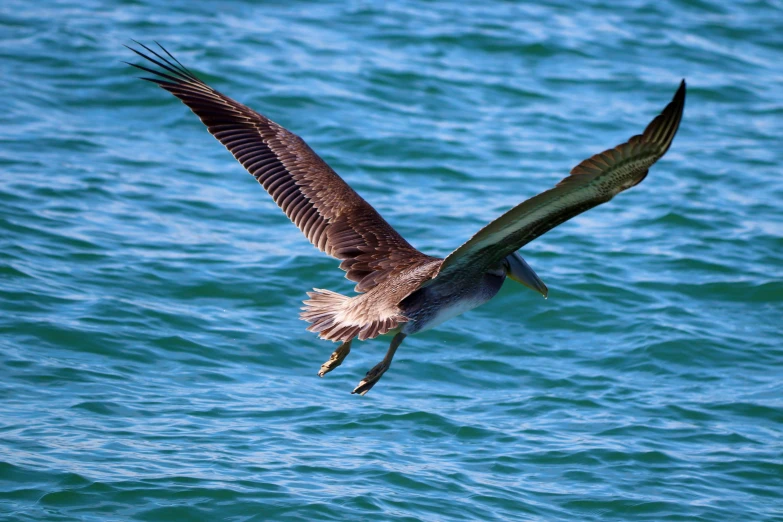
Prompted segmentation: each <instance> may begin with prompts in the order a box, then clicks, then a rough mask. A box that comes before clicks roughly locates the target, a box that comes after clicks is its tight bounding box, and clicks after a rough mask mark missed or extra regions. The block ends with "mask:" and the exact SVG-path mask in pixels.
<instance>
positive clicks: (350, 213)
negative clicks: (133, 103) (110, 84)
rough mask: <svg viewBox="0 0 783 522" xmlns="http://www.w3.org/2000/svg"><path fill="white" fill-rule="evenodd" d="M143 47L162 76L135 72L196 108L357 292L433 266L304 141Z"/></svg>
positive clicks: (173, 60)
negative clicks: (426, 265) (417, 268)
mask: <svg viewBox="0 0 783 522" xmlns="http://www.w3.org/2000/svg"><path fill="white" fill-rule="evenodd" d="M136 43H138V42H136ZM139 45H140V46H141V47H143V48H144V50H145V51H147V53H149V54H146V53H144V52H142V51H139V50H137V49H133V48H132V47H128V48H129V49H130V50H131V51H133V52H135V53H136V54H138V55H139V56H141V57H142V58H144V59H146V60H148V61H149V62H151V63H152V64H155V65H157V66H158V67H159V68H160V69H159V70H156V69H154V68H152V67H147V66H144V65H138V64H129V65H132V66H133V67H136V68H138V69H141V70H143V71H146V72H148V73H151V74H153V75H155V76H154V77H151V78H143V79H144V80H148V81H151V82H154V83H156V84H158V85H159V86H160V87H162V88H163V89H166V90H167V91H169V92H170V93H172V94H173V95H174V96H176V97H177V98H179V99H180V100H182V102H183V103H185V105H187V106H188V107H190V109H191V110H192V111H193V112H194V113H195V114H196V116H198V117H199V118H200V119H201V121H202V122H203V123H204V125H206V126H207V129H208V130H209V132H210V133H211V134H212V135H213V136H214V137H215V138H217V139H218V140H219V141H220V142H221V143H222V144H223V145H225V147H226V148H227V149H228V150H229V151H230V152H231V154H233V155H234V157H235V158H236V159H237V160H238V161H239V162H240V163H241V164H242V166H243V167H245V169H247V171H248V172H250V174H252V175H253V176H254V177H255V178H256V179H257V180H258V182H259V183H261V185H262V186H263V187H264V189H265V190H266V191H267V192H269V194H270V195H271V196H272V198H274V200H275V203H277V205H278V206H279V207H280V208H281V209H283V212H285V214H286V215H287V216H288V217H289V218H290V219H291V221H293V222H294V224H295V225H296V226H297V227H299V229H300V230H301V231H302V232H304V234H305V236H307V239H309V240H310V242H311V243H312V244H313V245H315V246H316V247H317V248H318V249H320V250H321V251H322V252H325V253H327V254H328V255H330V256H332V257H335V258H337V259H340V260H341V261H342V263H340V268H342V269H343V270H345V271H346V272H347V273H346V277H347V278H348V279H350V280H352V281H356V282H357V285H356V291H357V292H366V291H368V290H370V289H372V288H373V287H375V286H376V285H377V284H378V283H380V282H381V281H383V280H385V279H386V278H387V277H389V275H390V274H393V273H395V272H397V271H399V270H402V269H404V268H407V267H410V266H412V265H417V264H420V263H424V262H429V261H431V260H432V259H433V258H431V257H429V256H426V255H424V254H422V253H421V252H419V251H418V250H416V249H415V248H413V247H412V246H411V245H410V244H409V243H408V242H407V241H405V239H403V237H402V236H400V234H398V233H397V231H396V230H394V228H392V226H391V225H389V224H388V223H387V222H386V221H385V220H384V219H383V218H382V217H381V215H380V214H378V212H377V211H376V210H375V209H374V208H373V207H372V206H371V205H370V204H369V203H367V202H366V201H365V200H364V199H362V197H361V196H359V194H357V193H356V192H355V191H354V190H353V189H352V188H351V187H350V186H349V185H348V184H347V183H345V181H343V180H342V179H341V178H340V176H338V175H337V173H336V172H335V171H334V170H332V169H331V167H329V165H327V164H326V162H325V161H323V160H322V159H321V158H320V157H319V156H318V155H317V154H316V153H315V152H313V150H312V149H311V148H310V147H309V146H308V145H307V143H305V142H304V140H302V138H300V137H299V136H297V135H296V134H293V133H292V132H289V131H288V130H286V129H284V128H283V127H281V126H280V125H278V124H277V123H275V122H273V121H272V120H270V119H268V118H266V117H265V116H262V115H261V114H259V113H257V112H255V111H254V110H252V109H250V108H248V107H246V106H245V105H243V104H241V103H239V102H237V101H234V100H232V99H231V98H229V97H228V96H224V95H223V94H221V93H219V92H218V91H216V90H215V89H213V88H211V87H209V86H208V85H207V84H205V83H204V82H202V81H201V80H199V79H198V78H197V77H196V76H195V75H194V74H193V73H191V72H190V71H189V70H188V69H186V68H185V67H184V66H183V65H182V64H180V63H179V61H178V60H177V59H176V58H174V57H173V56H172V55H171V54H170V53H169V52H168V51H166V50H165V49H164V48H163V47H161V51H162V52H163V53H165V55H166V56H163V55H162V54H161V53H158V52H156V51H154V50H152V49H150V48H149V47H147V46H145V45H143V44H139Z"/></svg>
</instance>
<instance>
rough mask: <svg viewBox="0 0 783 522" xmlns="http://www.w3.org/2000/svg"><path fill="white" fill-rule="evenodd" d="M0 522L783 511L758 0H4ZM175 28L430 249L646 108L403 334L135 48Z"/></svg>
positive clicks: (782, 296)
mask: <svg viewBox="0 0 783 522" xmlns="http://www.w3.org/2000/svg"><path fill="white" fill-rule="evenodd" d="M0 35H1V36H2V38H0V71H1V72H2V74H0V99H2V109H0V172H1V173H2V174H1V175H2V184H0V519H3V520H85V521H106V520H126V519H132V520H144V521H162V520H205V521H215V520H229V521H237V522H239V521H242V522H248V521H261V520H302V521H311V520H339V521H342V520H395V521H396V520H400V521H401V520H406V521H414V520H426V521H430V520H471V521H472V520H481V521H488V520H500V521H507V520H536V521H553V520H563V521H572V520H593V521H604V520H617V521H628V520H650V521H653V520H654V521H659V520H667V521H668V520H705V521H706V520H709V521H733V520H742V521H761V520H783V399H781V397H783V347H782V344H783V343H782V342H781V341H782V340H783V339H782V337H783V336H782V335H781V333H783V327H782V326H781V324H783V255H781V252H783V207H782V206H781V201H783V176H781V165H783V142H782V141H781V136H782V135H783V68H782V67H781V62H783V3H781V2H780V1H779V0H758V1H738V2H722V1H717V0H655V1H654V0H624V1H622V2H605V1H603V0H588V1H586V2H580V3H574V2H566V1H555V2H547V3H546V5H544V4H543V3H540V2H530V3H515V2H480V3H463V2H413V1H399V2H388V3H381V2H321V1H318V2H308V1H302V2H290V3H285V4H282V3H274V4H272V3H270V4H268V5H264V4H262V3H257V2H251V1H249V0H248V1H240V0H234V1H227V2H220V3H207V2H191V1H184V0H180V1H174V2H155V1H151V0H124V1H118V2H100V1H94V0H83V1H79V2H76V1H74V0H62V1H48V2H22V1H17V0H5V1H4V2H3V3H2V5H1V6H0ZM132 39H138V40H139V41H141V42H144V43H148V44H151V43H152V42H153V41H155V40H157V41H160V42H161V43H162V44H164V45H165V46H166V47H167V48H168V49H169V50H170V51H171V52H172V53H174V54H175V55H176V56H177V57H178V58H179V59H180V61H182V62H183V63H184V64H185V65H187V66H188V67H190V68H191V69H192V70H193V71H195V72H196V73H197V74H198V75H199V76H201V77H202V78H203V79H204V80H205V81H207V82H209V83H210V84H211V85H213V86H214V87H215V88H217V89H219V90H221V91H223V92H224V93H226V94H227V95H229V96H232V97H233V98H235V99H237V100H240V101H242V102H244V103H247V104H248V105H250V106H251V107H253V108H255V109H256V110H258V111H260V112H262V113H264V114H266V115H268V116H269V117H270V118H272V119H274V120H275V121H277V122H279V123H281V124H282V125H285V126H286V127H288V128H290V129H291V130H293V131H294V132H296V133H298V134H300V135H301V136H302V137H303V138H305V139H306V140H307V141H308V143H310V145H311V146H312V147H313V148H314V149H315V150H316V151H317V152H318V153H319V154H320V155H321V156H322V157H323V158H324V159H325V160H326V161H328V162H329V163H330V165H332V166H333V167H334V169H335V170H336V171H337V172H339V173H340V174H341V175H342V176H343V177H344V178H345V179H346V180H347V181H348V182H349V183H350V184H351V185H352V186H353V187H355V188H356V189H357V190H358V191H359V193H360V194H361V195H362V196H364V197H365V198H366V199H367V200H368V201H369V202H371V203H372V204H373V205H374V206H375V207H376V208H377V209H378V211H379V212H381V214H383V216H384V217H385V218H386V219H387V220H388V221H389V222H390V223H391V224H392V225H393V226H395V227H396V228H397V229H398V230H399V231H400V232H401V233H402V234H403V235H404V236H405V237H406V238H407V239H409V240H410V242H411V243H412V244H413V245H415V246H416V247H417V248H419V249H421V250H422V251H424V252H426V253H429V254H433V255H440V256H444V255H446V254H448V253H449V252H450V251H451V250H453V249H454V248H456V247H457V246H458V245H459V244H461V243H462V242H463V241H465V240H466V239H468V238H469V237H470V236H471V235H472V234H473V233H474V232H476V231H477V230H478V229H479V228H480V227H481V226H483V225H484V224H486V223H487V222H489V221H490V220H491V219H493V218H494V217H496V216H498V215H499V214H500V213H502V212H504V211H505V210H507V209H509V208H511V207H512V206H513V205H516V204H517V203H519V202H520V201H522V200H524V199H526V198H528V197H531V196H533V195H535V194H537V193H539V192H541V191H543V190H546V189H548V188H550V187H552V186H553V185H554V184H555V183H556V182H557V181H558V180H560V179H561V178H562V177H564V176H565V175H566V174H567V173H568V172H569V170H570V169H571V168H572V167H573V166H574V165H575V164H577V163H578V162H579V161H581V160H582V159H584V158H586V157H588V156H590V155H592V154H594V153H596V152H600V151H601V150H603V149H605V148H608V147H611V146H614V145H615V144H617V143H620V142H622V141H624V140H626V139H627V138H629V137H630V136H631V135H633V134H637V133H639V132H640V131H642V130H643V129H644V126H645V125H646V124H647V123H648V122H649V121H650V120H651V119H652V117H654V116H655V115H656V114H657V113H658V112H659V111H660V110H661V109H662V108H663V107H664V106H665V104H666V103H667V102H668V101H669V100H670V98H671V96H672V94H673V93H674V91H675V89H676V88H677V85H678V83H679V81H680V79H681V78H686V79H687V82H688V100H687V105H686V110H685V116H684V120H683V123H682V126H681V128H680V131H679V134H678V135H677V138H676V139H675V141H674V144H673V146H672V148H671V150H670V151H669V153H668V154H667V155H666V157H665V158H663V159H662V160H661V161H660V162H659V163H658V164H657V165H656V166H655V167H654V168H653V169H652V170H651V172H650V175H649V176H648V177H647V179H646V180H645V181H644V183H642V184H641V185H639V186H638V187H636V188H634V189H633V190H630V191H628V192H626V193H623V194H622V195H620V196H618V197H617V198H616V199H615V200H613V201H612V202H611V203H609V204H606V205H603V206H601V207H599V208H596V209H594V210H591V211H590V212H588V213H586V214H584V215H582V216H580V217H578V218H575V219H573V220H572V221H570V222H568V223H566V224H564V225H562V226H560V227H559V228H557V229H555V230H553V231H551V232H550V233H548V234H547V235H546V236H544V237H541V238H540V239H538V240H536V241H535V242H533V243H531V244H530V245H528V246H526V247H525V248H524V249H523V254H524V256H525V257H526V259H528V261H529V262H530V264H531V265H532V266H533V267H534V268H535V269H536V271H537V272H538V273H539V275H541V277H542V278H543V279H544V281H545V282H546V283H547V284H548V286H549V289H550V295H549V299H548V300H544V299H542V298H541V297H540V296H537V295H535V294H534V293H533V292H530V291H528V290H526V289H524V288H523V287H521V286H519V285H515V284H512V283H507V284H506V286H505V287H504V288H503V290H502V291H501V293H500V294H499V295H498V297H497V298H495V299H494V300H493V301H491V302H490V303H488V304H487V305H485V306H483V307H481V308H479V309H476V310H474V311H471V312H468V313H466V314H465V315H463V316H461V317H459V318H457V319H454V320H452V321H450V322H448V323H446V324H444V325H442V326H440V327H439V328H436V329H434V330H432V331H429V332H426V333H424V334H421V335H417V336H415V337H411V338H409V339H407V340H406V341H405V343H404V344H403V346H402V348H401V349H400V350H399V352H398V353H397V356H396V358H395V360H394V365H393V367H392V369H391V370H390V371H389V372H388V373H387V374H386V375H385V376H384V378H383V379H382V380H381V381H380V383H379V384H378V385H377V386H376V387H375V388H374V389H373V390H372V391H371V392H370V393H369V394H368V395H367V396H365V397H358V396H355V395H350V393H349V392H350V391H351V390H352V389H353V387H354V386H355V385H356V384H357V383H358V381H359V380H360V379H361V378H362V377H363V376H364V373H365V372H366V371H367V370H368V369H369V368H371V367H372V366H373V365H375V364H376V363H377V362H378V361H379V360H380V359H381V358H382V356H383V353H384V352H385V350H386V343H387V340H384V339H379V340H375V341H370V342H366V343H360V344H357V345H354V350H353V351H352V353H351V355H350V357H349V358H348V359H346V362H345V364H344V365H343V366H342V367H340V368H338V369H337V370H336V371H334V372H333V373H331V374H329V375H327V376H326V377H325V378H323V379H319V378H318V377H317V375H316V372H317V371H318V368H319V366H320V365H321V363H322V362H324V361H325V360H326V359H327V358H328V356H329V354H330V353H331V351H332V350H333V349H334V345H333V344H331V343H328V342H324V341H320V340H318V339H317V337H316V336H315V335H313V334H311V333H309V332H306V331H305V326H306V324H305V323H303V322H301V321H300V320H299V319H298V313H299V307H300V306H301V301H302V300H303V299H305V298H306V296H305V292H306V291H308V290H310V289H311V288H313V287H317V288H328V289H331V290H334V291H339V292H343V293H350V292H351V288H352V284H351V283H350V282H349V281H347V280H345V279H344V278H343V273H342V272H341V271H340V270H338V269H337V262H335V261H334V260H333V259H330V258H328V257H326V256H325V255H323V254H321V253H320V252H318V251H317V250H316V249H315V248H313V247H312V246H311V245H310V244H309V243H308V242H307V240H306V239H305V238H304V237H303V236H302V234H301V233H300V232H299V231H298V230H297V229H296V228H295V227H294V226H292V225H291V224H290V223H289V222H288V220H287V218H286V217H285V216H284V215H283V214H282V213H281V212H280V211H279V209H278V208H277V207H276V206H275V205H274V203H273V202H272V201H271V199H270V198H269V196H268V195H266V194H265V193H264V191H263V190H262V189H261V187H259V186H258V184H257V183H256V182H255V180H253V179H252V177H251V176H249V175H247V174H246V173H245V172H244V170H243V169H242V167H241V166H240V165H239V164H238V163H236V162H235V161H234V160H233V158H232V157H231V155H230V154H229V153H228V152H227V151H226V150H225V149H224V148H223V147H222V146H220V144H219V143H217V142H216V141H215V140H214V139H213V138H212V137H211V136H210V135H209V134H208V133H207V132H206V131H205V129H204V128H203V125H202V124H201V123H200V122H199V121H198V119H197V118H196V117H195V116H194V115H193V114H192V113H190V111H189V110H187V108H185V107H184V106H183V105H182V104H181V103H180V102H179V101H177V100H176V99H174V98H173V97H172V96H171V95H169V94H168V93H166V92H164V91H162V90H160V89H157V88H156V87H155V86H154V85H151V84H148V83H144V82H141V81H139V80H137V79H136V76H138V71H134V70H132V69H131V68H130V67H128V66H126V65H125V64H123V63H122V61H123V60H126V61H135V62H137V63H138V62H139V61H140V60H139V59H138V58H137V57H135V56H134V55H133V54H132V53H131V52H130V51H128V50H127V49H125V48H124V47H123V44H132Z"/></svg>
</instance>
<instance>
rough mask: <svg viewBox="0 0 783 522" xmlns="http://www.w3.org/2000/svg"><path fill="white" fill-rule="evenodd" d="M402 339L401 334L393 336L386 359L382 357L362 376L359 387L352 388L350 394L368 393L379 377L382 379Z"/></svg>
mask: <svg viewBox="0 0 783 522" xmlns="http://www.w3.org/2000/svg"><path fill="white" fill-rule="evenodd" d="M403 339H405V334H404V333H402V332H400V333H398V334H397V335H395V336H394V338H393V339H392V342H391V345H390V346H389V350H388V351H387V352H386V357H384V358H383V360H382V361H381V362H379V363H378V364H376V365H375V366H373V368H372V370H370V371H369V372H367V375H365V376H364V379H362V381H361V382H360V383H359V385H358V386H357V387H356V388H354V389H353V391H352V392H351V393H358V394H359V395H364V394H365V393H367V392H368V391H370V389H371V388H372V387H373V386H375V383H377V382H378V381H379V380H380V379H381V377H383V374H384V373H386V370H388V369H389V367H390V366H391V362H392V359H393V358H394V352H396V351H397V348H398V347H399V346H400V344H402V340H403Z"/></svg>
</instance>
